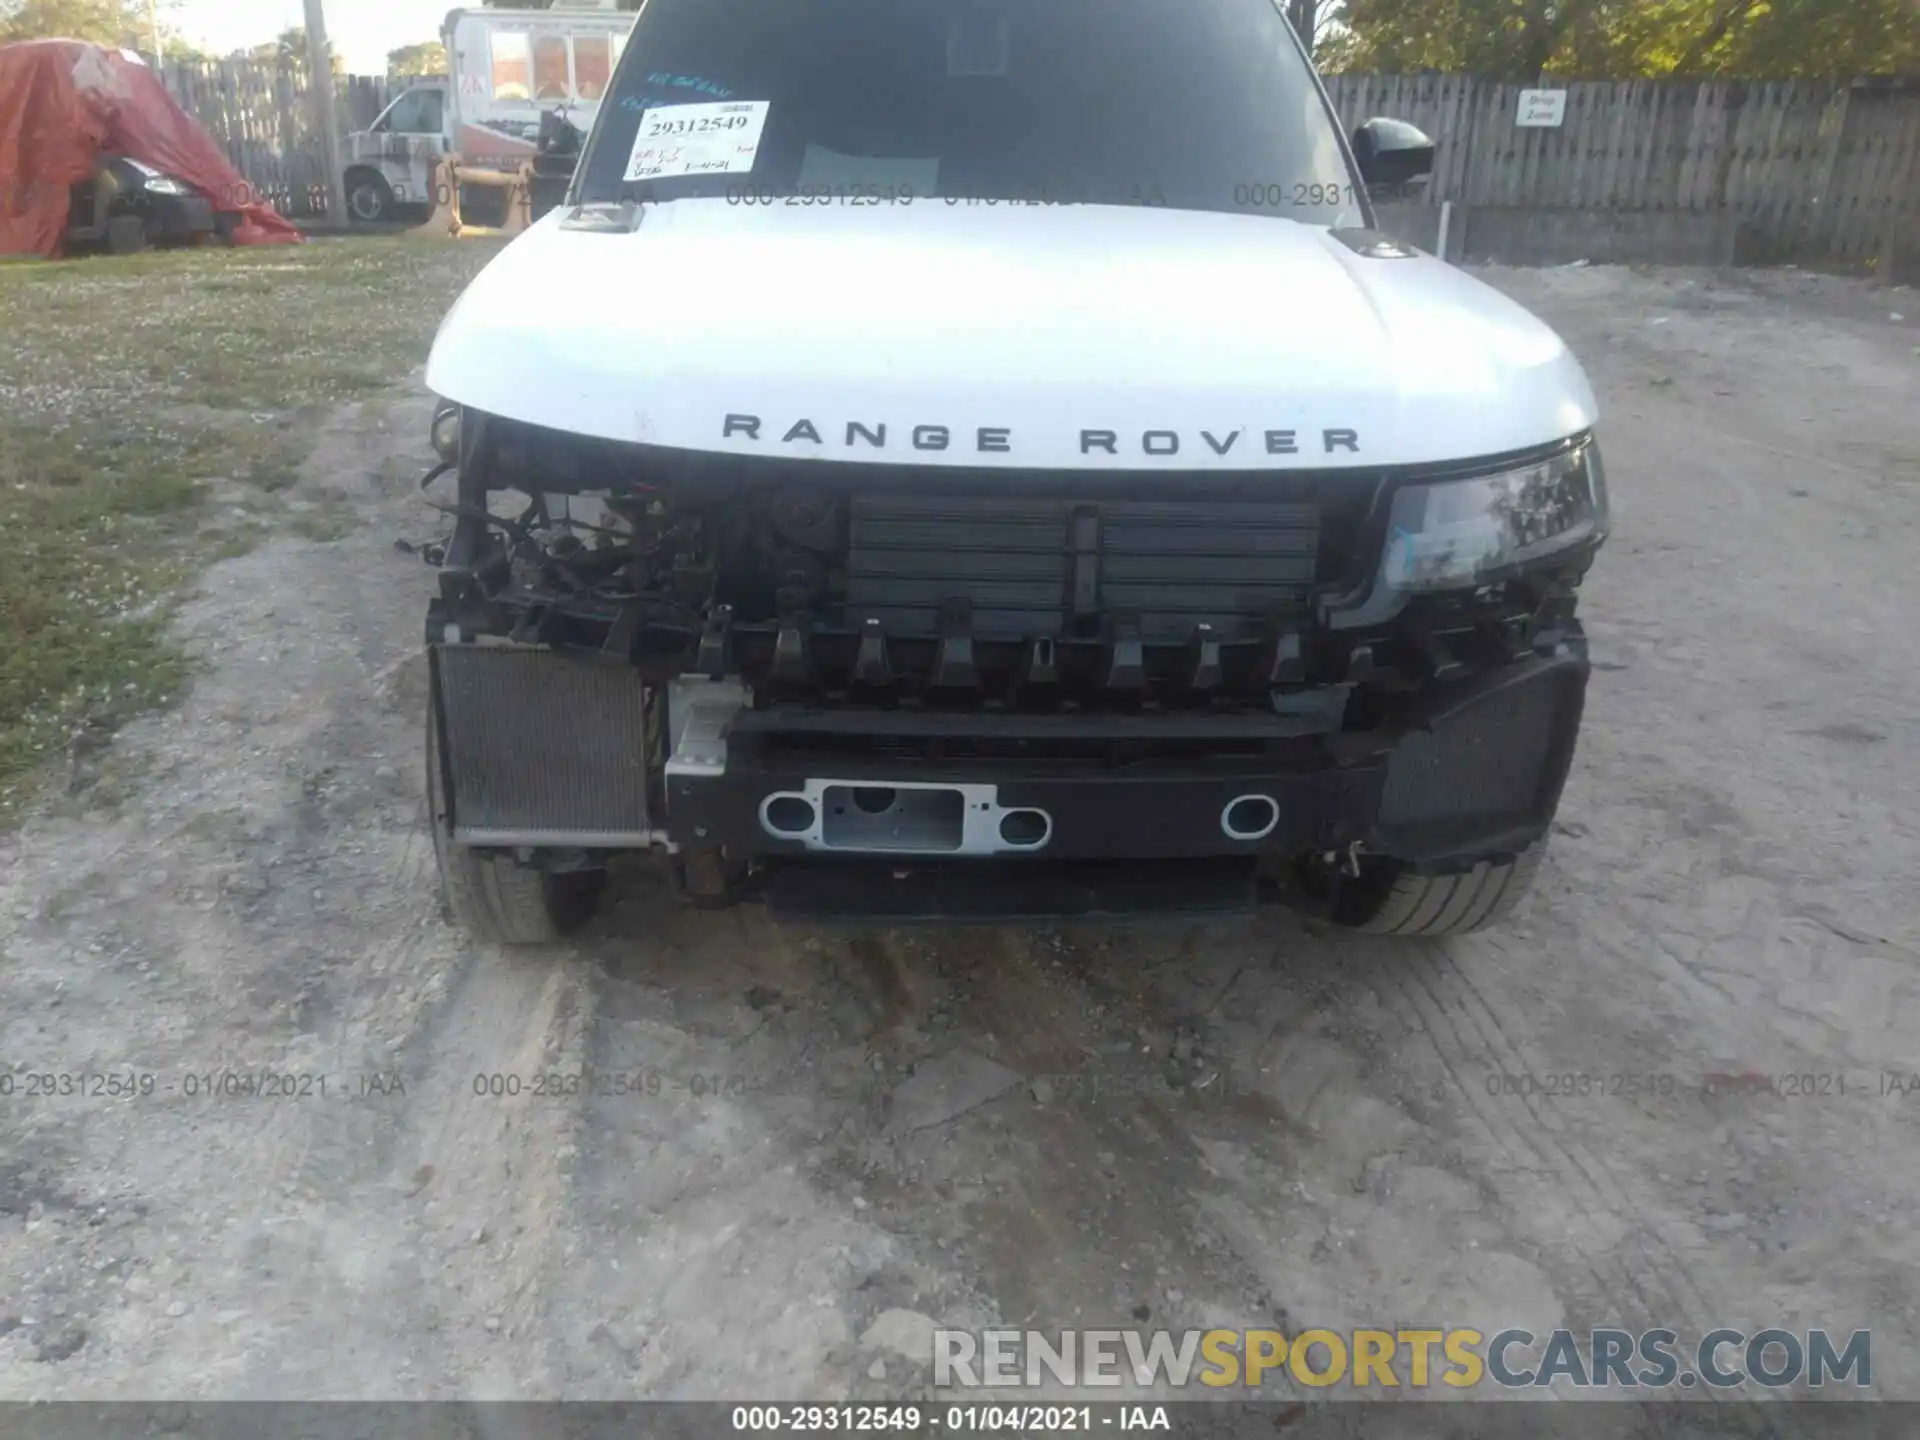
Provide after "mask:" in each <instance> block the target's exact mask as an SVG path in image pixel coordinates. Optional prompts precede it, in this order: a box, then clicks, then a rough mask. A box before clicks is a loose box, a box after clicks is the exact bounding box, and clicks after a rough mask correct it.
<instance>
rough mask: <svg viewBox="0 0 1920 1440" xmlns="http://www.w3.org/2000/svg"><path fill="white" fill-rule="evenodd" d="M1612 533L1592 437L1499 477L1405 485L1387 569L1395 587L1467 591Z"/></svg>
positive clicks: (1393, 517) (1391, 530)
mask: <svg viewBox="0 0 1920 1440" xmlns="http://www.w3.org/2000/svg"><path fill="white" fill-rule="evenodd" d="M1606 533H1607V485H1606V477H1605V475H1604V474H1603V473H1602V471H1601V468H1600V451H1599V448H1598V447H1597V446H1596V445H1594V444H1593V443H1592V442H1588V443H1587V444H1585V445H1582V446H1580V447H1579V448H1578V449H1575V450H1570V451H1568V452H1567V453H1566V454H1564V455H1558V456H1555V457H1554V458H1553V459H1551V460H1542V461H1541V462H1540V463H1539V464H1537V465H1528V466H1525V467H1524V468H1522V469H1518V470H1507V471H1503V472H1502V473H1500V474H1498V475H1482V476H1479V477H1478V478H1476V479H1473V480H1450V481H1447V482H1445V483H1443V484H1436V485H1405V486H1402V487H1401V489H1400V490H1399V492H1398V493H1397V494H1395V495H1394V497H1393V509H1392V511H1391V512H1390V513H1389V515H1388V519H1387V548H1386V555H1385V557H1384V558H1383V560H1382V562H1381V567H1380V575H1381V579H1382V581H1383V582H1384V583H1385V584H1386V585H1387V586H1388V587H1389V588H1390V589H1394V590H1464V589H1469V588H1471V587H1473V586H1476V585H1482V584H1486V583H1489V582H1490V581H1492V580H1495V579H1498V578H1499V577H1500V576H1501V575H1502V574H1503V573H1505V572H1508V571H1511V570H1512V569H1514V568H1515V567H1517V566H1521V565H1525V564H1527V563H1528V562H1529V561H1532V560H1538V559H1541V558H1542V557H1544V556H1548V555H1553V554H1555V553H1557V552H1559V551H1561V550H1569V549H1572V548H1573V547H1574V546H1576V545H1582V544H1585V543H1587V542H1589V541H1594V540H1600V539H1603V538H1604V537H1605V536H1606Z"/></svg>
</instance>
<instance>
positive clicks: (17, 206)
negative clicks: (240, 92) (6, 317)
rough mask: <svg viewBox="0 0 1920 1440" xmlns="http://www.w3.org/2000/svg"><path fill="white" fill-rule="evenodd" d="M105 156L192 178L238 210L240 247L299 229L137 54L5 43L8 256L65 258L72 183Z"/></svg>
mask: <svg viewBox="0 0 1920 1440" xmlns="http://www.w3.org/2000/svg"><path fill="white" fill-rule="evenodd" d="M102 155H125V156H126V157H128V158H129V159H132V160H139V161H141V162H143V163H144V164H147V165H151V166H152V167H153V168H154V169H156V170H164V171H166V173H167V174H169V175H172V176H175V177H177V178H178V179H181V180H184V181H185V182H186V183H187V184H189V185H191V186H193V187H194V188H195V189H196V190H199V191H201V192H202V193H203V194H205V195H207V196H209V197H210V198H211V199H212V201H213V208H214V209H215V210H230V211H238V212H239V214H240V217H241V218H240V224H239V226H238V227H237V228H236V229H235V231H234V235H233V239H234V243H235V244H236V245H271V244H276V243H282V242H287V241H297V240H299V239H300V232H299V230H298V229H296V228H295V227H294V226H293V225H292V223H290V222H289V221H287V220H285V219H283V218H282V217H281V216H280V214H279V213H278V212H277V211H275V210H274V209H273V207H272V206H270V205H263V204H259V203H243V202H250V201H253V200H254V195H253V191H252V190H251V188H250V187H249V186H248V185H247V182H246V180H245V179H243V178H242V177H241V175H240V173H239V172H238V171H237V170H235V169H234V168H233V167H232V166H231V165H229V164H227V161H226V157H225V156H224V155H223V154H222V153H221V151H220V147H219V146H218V145H216V144H214V142H213V138H212V137H211V136H210V135H208V134H207V132H206V131H204V130H202V129H201V128H200V126H199V125H198V124H197V123H196V122H195V121H194V119H193V117H192V116H190V115H188V114H187V112H186V111H184V110H182V109H181V108H180V107H179V106H178V105H177V104H175V103H174V99H173V97H172V96H171V95H169V94H168V93H167V91H166V87H165V86H164V85H162V84H161V83H160V78H159V76H157V75H155V74H154V73H153V71H151V70H149V69H148V68H147V67H146V66H145V65H144V64H142V63H141V62H140V61H139V60H138V59H137V58H134V57H131V56H128V55H126V54H123V53H122V52H121V51H118V50H112V49H108V48H106V47H105V46H101V45H90V44H87V43H86V42H85V41H81V40H24V41H20V42H19V43H17V44H13V45H0V255H47V256H54V255H58V254H59V253H60V251H61V249H62V245H63V242H64V239H65V235H66V229H67V209H68V206H69V204H70V190H71V187H72V186H73V185H74V184H75V183H77V182H78V181H81V180H85V179H87V178H88V177H89V176H91V175H92V174H93V172H94V170H95V169H96V168H97V167H98V164H99V160H100V157H101V156H102Z"/></svg>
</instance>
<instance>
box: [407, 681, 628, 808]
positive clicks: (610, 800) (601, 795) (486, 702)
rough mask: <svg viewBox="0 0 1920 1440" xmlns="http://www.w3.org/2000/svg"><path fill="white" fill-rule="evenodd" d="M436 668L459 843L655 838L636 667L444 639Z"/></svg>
mask: <svg viewBox="0 0 1920 1440" xmlns="http://www.w3.org/2000/svg"><path fill="white" fill-rule="evenodd" d="M434 669H435V673H436V683H437V686H438V692H439V696H440V705H441V717H442V724H443V726H444V730H443V732H442V733H443V735H444V737H445V741H446V748H445V755H446V761H447V767H448V770H449V772H450V775H451V779H452V796H453V824H454V835H455V838H456V839H458V840H460V841H462V842H463V843H466V844H470V845H536V844H548V845H579V846H590V845H609V844H645V843H646V842H647V838H648V820H647V776H646V753H647V713H646V704H645V697H644V691H643V690H642V688H641V685H640V678H639V674H638V672H636V671H635V670H634V669H633V668H632V667H631V666H628V665H626V664H623V663H614V662H603V661H595V660H582V659H571V658H567V657H564V656H560V655H556V654H554V653H553V652H551V651H546V650H523V649H514V648H507V647H503V646H492V645H441V646H436V647H435V649H434Z"/></svg>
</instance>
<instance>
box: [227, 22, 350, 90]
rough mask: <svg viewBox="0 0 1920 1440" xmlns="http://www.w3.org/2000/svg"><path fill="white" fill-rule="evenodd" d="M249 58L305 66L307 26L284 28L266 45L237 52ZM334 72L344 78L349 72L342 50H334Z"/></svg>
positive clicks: (263, 62) (267, 63)
mask: <svg viewBox="0 0 1920 1440" xmlns="http://www.w3.org/2000/svg"><path fill="white" fill-rule="evenodd" d="M236 53H237V54H239V55H240V56H242V57H243V58H245V59H248V60H256V61H258V62H260V63H261V64H263V65H298V66H301V67H302V68H304V67H305V66H306V63H307V27H306V26H304V25H295V26H292V27H291V28H289V29H286V30H282V31H281V32H280V34H279V37H278V38H276V39H273V40H269V41H268V42H267V43H266V44H264V45H256V46H254V47H253V48H252V49H251V50H242V51H238V52H236ZM333 73H334V76H335V77H336V78H343V77H345V75H346V73H347V62H346V61H345V60H343V59H342V58H341V57H340V52H339V51H338V50H335V51H334V52H333Z"/></svg>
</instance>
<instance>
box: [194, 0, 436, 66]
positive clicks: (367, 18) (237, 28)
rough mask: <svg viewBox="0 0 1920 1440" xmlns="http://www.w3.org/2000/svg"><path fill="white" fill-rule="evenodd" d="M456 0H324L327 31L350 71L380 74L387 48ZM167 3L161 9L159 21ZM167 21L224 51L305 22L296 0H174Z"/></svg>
mask: <svg viewBox="0 0 1920 1440" xmlns="http://www.w3.org/2000/svg"><path fill="white" fill-rule="evenodd" d="M455 3H456V0H326V8H327V33H328V35H329V37H331V39H332V40H333V48H334V49H335V50H336V51H338V52H339V53H340V55H341V57H342V58H343V59H345V60H346V62H347V69H348V70H350V71H353V72H354V73H355V74H374V75H384V74H385V73H386V69H387V51H389V50H392V49H395V48H397V47H398V46H401V45H413V44H417V43H418V42H420V41H422V40H434V39H437V38H438V37H439V34H440V22H441V21H442V20H443V19H445V18H446V14H447V11H448V10H450V9H452V8H453V6H454V4H455ZM166 12H167V7H165V6H163V7H162V24H163V25H165V23H166ZM172 15H173V24H174V25H175V26H177V27H178V29H179V30H180V31H181V32H182V33H183V34H185V36H186V37H187V38H188V39H189V40H191V41H193V42H194V43H195V44H197V45H200V46H202V47H204V48H205V49H208V50H211V51H213V52H214V53H215V54H220V55H224V54H225V53H226V52H227V51H229V50H236V49H244V48H246V47H248V46H253V45H259V44H263V43H265V42H266V41H268V40H271V39H272V38H273V37H274V36H276V35H278V34H279V33H280V32H281V31H282V30H285V29H286V28H287V27H288V26H291V25H301V24H304V23H305V22H306V10H305V6H304V4H303V3H302V0H179V3H178V4H177V5H175V6H173V7H172Z"/></svg>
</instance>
